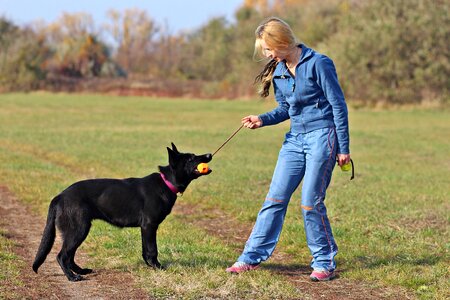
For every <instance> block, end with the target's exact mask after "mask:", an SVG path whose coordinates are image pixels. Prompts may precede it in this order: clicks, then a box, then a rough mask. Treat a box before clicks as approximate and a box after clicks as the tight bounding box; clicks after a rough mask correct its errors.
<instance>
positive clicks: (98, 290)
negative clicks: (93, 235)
mask: <svg viewBox="0 0 450 300" xmlns="http://www.w3.org/2000/svg"><path fill="white" fill-rule="evenodd" d="M44 224H45V219H43V218H42V217H39V216H36V215H35V214H32V213H31V211H30V209H29V208H28V207H27V206H24V205H22V204H21V203H20V202H19V201H18V199H16V198H15V197H14V195H13V194H12V193H11V192H10V191H9V190H8V189H7V188H6V187H3V186H0V227H1V228H3V229H4V230H5V231H6V234H4V237H6V238H8V239H11V240H13V241H14V243H15V244H16V246H15V247H14V252H15V253H16V255H17V256H18V257H19V258H20V260H22V261H23V262H24V265H23V267H22V268H21V270H20V280H21V281H22V282H23V283H24V285H23V286H18V285H16V284H15V283H13V282H9V281H7V282H6V284H5V285H4V286H2V289H5V290H6V291H7V292H8V294H12V295H16V296H17V298H19V299H149V297H148V296H147V294H146V293H145V292H144V291H143V290H141V289H139V288H137V287H135V284H134V279H133V277H132V276H131V274H127V273H123V272H117V271H114V270H111V269H108V270H102V269H97V270H95V273H94V274H91V275H88V276H87V280H83V281H80V282H69V281H68V280H67V278H66V277H65V276H64V274H63V273H62V270H61V268H60V267H59V265H58V263H57V262H56V254H57V251H58V249H60V246H61V244H60V238H59V236H57V238H56V241H55V246H54V247H53V249H52V252H50V254H49V255H48V257H47V260H46V261H45V263H44V264H43V265H42V266H41V268H40V269H39V274H35V273H34V272H33V270H32V269H31V264H32V261H33V259H34V255H35V254H36V250H37V248H38V246H39V242H40V238H41V236H42V231H43V229H44ZM85 260H86V259H85V256H84V255H83V253H82V252H77V261H79V262H80V265H82V266H83V265H84V261H85Z"/></svg>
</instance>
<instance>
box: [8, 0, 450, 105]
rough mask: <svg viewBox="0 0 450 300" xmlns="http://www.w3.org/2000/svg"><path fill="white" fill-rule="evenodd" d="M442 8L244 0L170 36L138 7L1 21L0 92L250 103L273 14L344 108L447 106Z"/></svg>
mask: <svg viewBox="0 0 450 300" xmlns="http://www.w3.org/2000/svg"><path fill="white" fill-rule="evenodd" d="M449 11H450V2H449V1H447V0H321V1H314V0H272V1H270V0H245V1H243V3H242V5H241V7H239V8H238V9H237V10H236V12H235V20H234V21H233V22H230V21H228V20H227V19H226V18H225V17H216V18H212V19H210V20H209V21H208V22H207V23H206V24H204V25H203V26H201V27H199V28H198V29H196V30H193V31H189V32H179V33H176V34H173V33H171V32H170V29H169V28H168V26H167V25H164V24H157V23H156V22H155V21H154V20H153V19H152V18H151V17H150V16H149V14H148V13H147V12H146V11H144V10H140V9H128V10H125V11H117V10H110V11H109V12H108V16H107V21H106V22H105V23H104V24H100V25H98V24H96V23H95V22H94V20H93V18H92V16H90V15H89V14H87V13H74V14H69V13H64V14H62V15H61V17H60V18H59V19H58V20H56V21H54V22H53V23H50V24H45V23H40V22H34V23H32V24H29V25H24V26H19V25H17V24H14V22H12V21H10V20H8V19H7V18H5V17H0V91H16V90H21V91H30V90H36V89H48V90H66V91H72V90H74V91H79V90H86V89H88V90H93V91H100V92H101V91H111V90H112V91H118V92H124V93H126V92H127V91H132V92H133V91H134V93H140V92H142V93H143V94H148V93H150V94H151V93H156V94H158V93H159V94H163V95H168V96H182V95H189V96H196V97H210V98H213V97H226V98H235V97H254V96H255V95H256V93H255V90H256V88H255V87H254V86H253V79H254V77H255V75H256V74H257V73H258V71H259V69H260V68H261V66H262V64H263V62H257V61H255V60H254V59H253V50H254V49H253V48H254V30H255V28H256V26H257V25H258V24H259V23H260V22H261V21H262V20H263V19H264V18H266V17H268V16H279V17H281V18H283V19H284V20H286V21H287V22H288V23H289V24H290V25H291V27H292V28H293V30H294V32H295V33H296V34H297V37H298V38H299V39H300V41H301V42H303V43H305V44H306V45H308V46H309V47H313V48H315V49H316V50H318V51H320V52H322V53H324V54H326V55H328V56H330V57H331V58H332V59H333V60H334V62H335V64H336V68H337V71H338V75H339V79H340V82H341V84H342V87H343V89H344V92H345V94H346V97H347V98H348V99H349V101H353V102H355V103H359V104H361V105H376V104H378V103H390V104H417V103H421V102H426V101H439V102H440V103H443V104H448V102H449V98H450V97H449V86H450V62H449V41H450V37H449V33H450V17H449V14H448V12H449ZM186 17H189V16H186Z"/></svg>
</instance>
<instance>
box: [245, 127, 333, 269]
mask: <svg viewBox="0 0 450 300" xmlns="http://www.w3.org/2000/svg"><path fill="white" fill-rule="evenodd" d="M335 140H336V138H335V131H334V129H328V128H327V129H319V130H315V131H313V132H311V133H307V134H296V135H294V134H291V133H288V134H286V140H285V141H284V143H283V146H282V148H281V150H280V153H279V156H278V161H277V165H276V167H275V171H274V174H273V177H272V183H271V185H270V189H269V192H268V194H267V197H266V200H265V201H264V203H263V206H262V208H261V210H260V212H259V214H258V217H257V219H256V223H255V226H254V227H253V231H252V233H251V235H250V237H249V239H248V241H247V243H246V245H245V248H244V251H243V253H242V255H241V256H240V257H239V259H238V261H243V262H246V263H250V264H258V263H260V262H262V261H265V260H267V259H268V258H269V257H270V255H271V254H272V253H273V251H274V249H275V246H276V244H277V242H278V239H279V237H280V233H281V229H282V226H283V222H284V217H285V215H286V210H287V205H288V203H289V200H290V198H291V195H292V194H293V192H294V191H295V189H296V188H297V187H298V185H299V183H300V181H301V180H302V179H303V181H304V182H303V189H302V211H303V216H304V222H305V231H306V236H307V241H308V246H309V248H310V251H311V254H312V255H313V263H312V267H313V268H315V269H327V270H331V269H334V268H335V264H334V259H333V258H334V256H335V255H336V253H337V246H336V244H335V243H334V239H333V236H332V233H331V228H330V225H329V221H328V218H327V216H326V208H325V205H324V203H323V200H324V199H325V191H326V188H327V187H328V184H329V182H330V179H331V173H332V171H333V167H334V164H335V156H336V149H335V146H334V145H335Z"/></svg>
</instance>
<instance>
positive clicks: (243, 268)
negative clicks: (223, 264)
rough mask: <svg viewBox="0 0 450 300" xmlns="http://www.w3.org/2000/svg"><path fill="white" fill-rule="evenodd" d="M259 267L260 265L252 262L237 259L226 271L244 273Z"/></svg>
mask: <svg viewBox="0 0 450 300" xmlns="http://www.w3.org/2000/svg"><path fill="white" fill-rule="evenodd" d="M258 268H259V265H251V264H247V263H245V262H243V261H237V262H235V263H234V264H233V265H232V266H231V267H229V268H227V269H226V271H227V272H228V273H235V274H239V273H243V272H247V271H252V270H256V269H258Z"/></svg>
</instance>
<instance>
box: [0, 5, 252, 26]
mask: <svg viewBox="0 0 450 300" xmlns="http://www.w3.org/2000/svg"><path fill="white" fill-rule="evenodd" d="M243 3H244V0H0V15H1V16H4V17H6V18H8V19H9V20H12V21H13V22H14V23H16V24H19V25H23V24H27V23H30V22H32V21H36V20H44V21H45V22H47V23H50V22H53V21H55V20H57V19H58V18H59V17H60V16H61V14H62V13H63V12H68V13H74V12H87V13H89V14H90V15H92V16H93V18H94V20H95V22H96V23H97V24H101V23H102V22H103V21H104V20H105V18H106V12H107V11H108V10H109V9H111V8H113V9H116V10H119V11H122V10H125V9H126V8H140V9H144V10H146V11H147V12H148V14H149V15H150V16H151V17H152V18H153V19H154V20H155V21H156V23H157V24H159V25H164V24H166V23H167V24H168V28H169V30H170V32H171V33H177V32H179V31H180V30H191V29H196V28H198V27H200V26H202V25H204V24H205V23H206V22H207V21H208V20H209V19H210V18H212V17H219V16H225V17H226V18H227V19H228V20H229V21H231V22H233V21H234V12H235V11H236V9H237V8H239V7H240V6H241V5H242V4H243Z"/></svg>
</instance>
